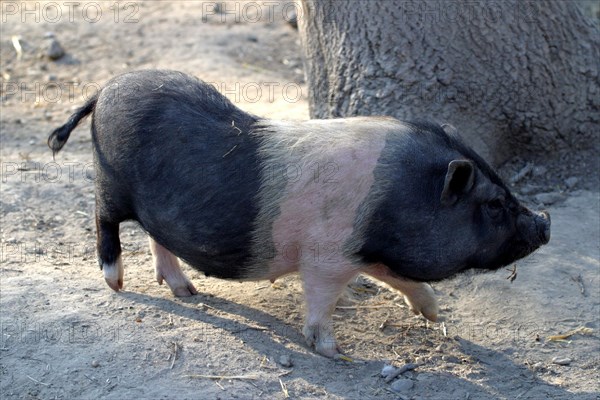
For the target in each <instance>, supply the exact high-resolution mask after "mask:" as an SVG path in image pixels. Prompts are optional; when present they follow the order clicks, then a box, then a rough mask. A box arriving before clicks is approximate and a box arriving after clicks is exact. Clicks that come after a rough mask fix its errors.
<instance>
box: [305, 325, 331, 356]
mask: <svg viewBox="0 0 600 400" xmlns="http://www.w3.org/2000/svg"><path fill="white" fill-rule="evenodd" d="M302 333H303V334H304V337H305V338H306V343H307V344H308V346H309V347H313V346H314V348H315V350H316V352H317V353H319V354H321V355H323V356H325V357H329V358H335V357H336V356H338V355H339V354H340V349H339V347H338V345H337V342H336V341H335V337H334V336H333V330H332V329H331V328H329V327H327V326H325V327H324V326H322V325H311V326H308V325H305V326H304V329H302Z"/></svg>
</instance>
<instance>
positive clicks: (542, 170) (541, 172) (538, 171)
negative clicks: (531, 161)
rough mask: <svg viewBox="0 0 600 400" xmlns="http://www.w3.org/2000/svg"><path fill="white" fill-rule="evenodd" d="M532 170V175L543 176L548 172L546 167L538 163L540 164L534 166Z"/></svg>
mask: <svg viewBox="0 0 600 400" xmlns="http://www.w3.org/2000/svg"><path fill="white" fill-rule="evenodd" d="M532 172H533V176H544V175H546V172H548V168H546V167H542V166H541V165H540V166H537V167H534V168H533V171H532Z"/></svg>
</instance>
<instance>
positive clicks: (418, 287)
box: [363, 265, 439, 322]
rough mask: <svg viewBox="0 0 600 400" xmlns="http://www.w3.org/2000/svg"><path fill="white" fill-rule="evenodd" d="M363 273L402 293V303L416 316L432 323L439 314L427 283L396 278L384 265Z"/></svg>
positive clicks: (368, 269)
mask: <svg viewBox="0 0 600 400" xmlns="http://www.w3.org/2000/svg"><path fill="white" fill-rule="evenodd" d="M363 272H365V273H367V274H369V275H370V276H372V277H374V278H376V279H377V280H380V281H382V282H384V283H387V284H388V285H390V286H391V287H392V288H394V289H396V290H399V291H400V292H402V294H403V295H404V301H405V302H406V304H408V306H409V307H410V310H411V311H412V312H413V313H415V314H416V315H419V314H421V315H423V316H424V317H425V318H427V319H428V320H430V321H434V322H435V321H436V320H437V317H438V312H439V307H438V304H437V299H436V298H435V295H434V293H433V289H432V288H431V286H429V285H428V284H427V283H424V282H415V281H412V280H410V279H405V278H402V277H399V276H396V275H394V274H392V273H391V271H390V270H389V268H388V267H386V266H384V265H374V266H371V267H369V268H367V269H365V270H364V271H363Z"/></svg>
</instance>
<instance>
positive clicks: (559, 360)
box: [552, 357, 573, 365]
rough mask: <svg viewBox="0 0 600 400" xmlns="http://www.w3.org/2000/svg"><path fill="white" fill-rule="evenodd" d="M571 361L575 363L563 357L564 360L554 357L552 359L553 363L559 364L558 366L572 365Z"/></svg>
mask: <svg viewBox="0 0 600 400" xmlns="http://www.w3.org/2000/svg"><path fill="white" fill-rule="evenodd" d="M571 361H573V360H571V359H570V358H568V357H563V358H559V357H554V358H553V359H552V363H554V364H558V365H569V364H571Z"/></svg>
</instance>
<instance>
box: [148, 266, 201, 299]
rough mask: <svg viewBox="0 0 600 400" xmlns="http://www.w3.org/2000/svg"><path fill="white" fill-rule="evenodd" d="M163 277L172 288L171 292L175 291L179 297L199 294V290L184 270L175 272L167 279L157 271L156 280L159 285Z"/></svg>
mask: <svg viewBox="0 0 600 400" xmlns="http://www.w3.org/2000/svg"><path fill="white" fill-rule="evenodd" d="M163 279H164V280H166V281H167V285H168V286H169V289H171V292H173V294H174V295H175V296H177V297H190V296H193V295H195V294H198V290H196V288H195V287H194V285H193V284H192V282H190V280H189V279H188V278H187V277H186V276H185V275H184V274H183V272H180V273H179V274H175V276H171V277H169V279H167V278H164V277H163V275H162V274H161V273H160V272H158V271H157V273H156V281H157V282H158V284H159V285H162V283H163Z"/></svg>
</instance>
